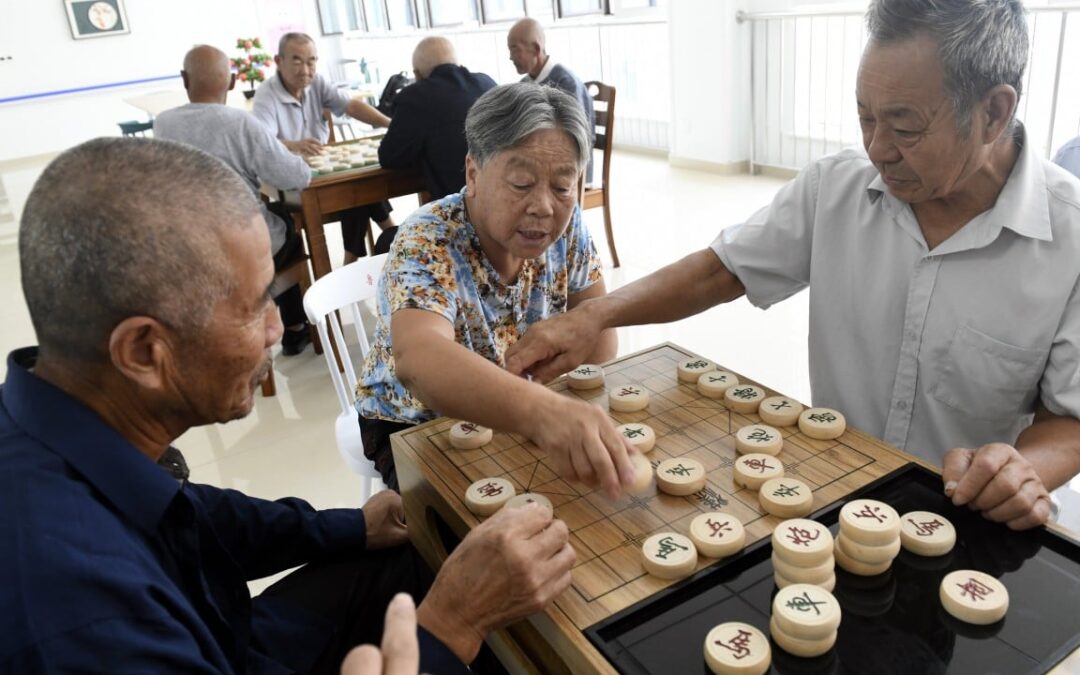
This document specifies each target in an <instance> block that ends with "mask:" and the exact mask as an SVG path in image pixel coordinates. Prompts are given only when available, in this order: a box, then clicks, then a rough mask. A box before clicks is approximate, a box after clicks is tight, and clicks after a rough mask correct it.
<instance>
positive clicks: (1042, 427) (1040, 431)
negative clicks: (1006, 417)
mask: <svg viewBox="0 0 1080 675" xmlns="http://www.w3.org/2000/svg"><path fill="white" fill-rule="evenodd" d="M1016 449H1017V451H1019V452H1020V454H1021V455H1023V456H1024V457H1025V458H1026V459H1027V460H1028V461H1029V462H1031V464H1032V466H1033V467H1034V468H1035V471H1036V473H1038V474H1039V478H1041V479H1042V482H1043V485H1044V486H1046V489H1047V490H1054V489H1057V488H1059V487H1061V486H1062V485H1064V484H1065V483H1067V482H1069V480H1070V479H1071V478H1072V477H1073V476H1075V475H1076V474H1077V473H1080V420H1077V419H1075V418H1073V417H1063V416H1060V415H1054V414H1053V413H1050V412H1049V411H1047V410H1045V409H1041V410H1040V411H1039V413H1038V414H1037V415H1036V416H1035V421H1034V422H1033V423H1032V425H1031V426H1030V427H1028V428H1027V429H1024V431H1023V432H1021V433H1020V436H1019V437H1018V438H1017V439H1016Z"/></svg>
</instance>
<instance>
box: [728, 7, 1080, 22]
mask: <svg viewBox="0 0 1080 675" xmlns="http://www.w3.org/2000/svg"><path fill="white" fill-rule="evenodd" d="M1027 11H1028V13H1030V14H1052V13H1058V12H1076V11H1080V2H1070V3H1063V4H1060V5H1040V6H1038V7H1028V8H1027ZM865 14H866V10H865V9H862V10H859V9H819V10H797V9H789V10H782V11H775V12H747V11H745V10H741V9H740V10H739V11H738V12H736V13H735V20H736V21H738V22H739V23H744V22H746V21H767V20H769V19H800V18H808V17H819V16H863V15H865Z"/></svg>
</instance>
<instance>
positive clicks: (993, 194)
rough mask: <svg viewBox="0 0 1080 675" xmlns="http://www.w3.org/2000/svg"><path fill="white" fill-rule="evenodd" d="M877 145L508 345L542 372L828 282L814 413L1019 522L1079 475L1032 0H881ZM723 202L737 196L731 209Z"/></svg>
mask: <svg viewBox="0 0 1080 675" xmlns="http://www.w3.org/2000/svg"><path fill="white" fill-rule="evenodd" d="M867 23H868V27H869V31H868V32H869V36H870V40H869V42H868V43H867V46H866V50H865V51H864V52H863V57H862V63H861V64H860V67H859V75H858V81H857V86H856V92H855V97H856V101H857V103H858V114H859V121H860V124H861V126H862V135H863V146H864V149H865V151H864V152H856V151H851V150H848V151H844V152H841V153H839V154H837V155H833V156H831V157H826V158H824V159H821V160H819V161H817V162H814V163H813V164H811V165H810V166H809V167H807V168H806V169H805V170H804V171H803V172H802V173H800V174H799V176H798V177H797V178H796V179H795V180H794V181H792V182H791V183H790V184H788V185H787V186H785V187H784V188H783V189H781V190H780V192H779V193H778V194H777V196H776V198H775V199H774V200H773V203H772V204H771V205H769V206H767V207H766V208H764V209H762V210H761V211H759V212H758V213H756V214H755V215H754V216H752V217H751V218H750V219H749V220H748V221H747V222H745V223H743V224H741V225H738V226H736V227H732V228H728V229H726V230H724V231H723V232H722V233H721V234H720V236H719V237H717V238H716V240H715V241H714V242H713V243H712V246H710V247H709V248H706V249H704V250H701V251H698V252H696V253H692V254H690V255H689V256H687V257H685V258H683V259H682V260H681V261H679V262H677V263H675V264H673V265H670V266H668V267H665V268H663V269H661V270H660V271H658V272H656V273H655V274H652V275H650V276H648V277H645V278H644V279H641V280H639V281H637V282H634V283H632V284H629V285H627V286H624V287H623V288H621V289H619V290H618V291H616V292H614V293H611V294H609V295H608V296H606V297H604V298H598V299H596V300H589V301H586V302H583V303H581V304H580V305H579V306H578V307H577V308H575V309H574V310H572V311H570V312H568V313H566V314H564V315H563V316H561V317H558V318H556V319H552V320H550V321H548V322H544V323H539V324H535V325H534V326H533V327H532V328H530V329H529V332H528V333H527V334H526V335H525V337H524V339H523V340H521V341H519V342H518V343H517V344H516V345H515V346H514V347H512V348H511V349H510V350H508V351H507V358H506V367H507V369H508V370H510V371H511V372H517V373H521V372H532V374H533V375H534V376H536V377H539V378H541V379H547V378H550V377H551V376H553V375H554V374H556V373H565V372H566V371H568V370H570V369H572V368H573V367H575V366H576V365H577V364H578V363H581V359H582V358H584V355H585V354H586V353H587V351H586V350H587V349H588V348H589V346H590V345H591V344H593V342H594V341H595V338H596V336H597V335H599V334H600V332H601V331H603V330H605V329H608V328H613V327H616V326H626V325H633V324H645V323H655V322H662V321H674V320H677V319H681V318H683V317H687V316H690V315H692V314H696V313H698V312H702V311H704V310H706V309H708V308H709V307H712V306H714V305H717V304H720V303H723V302H729V301H731V300H734V299H736V298H738V297H741V296H742V295H746V296H747V298H748V299H749V300H750V302H752V303H753V304H755V305H757V306H759V307H762V308H765V307H768V306H770V305H771V304H773V303H776V302H779V301H781V300H783V299H785V298H787V297H790V296H791V295H793V294H795V293H797V292H799V291H800V290H802V289H804V288H807V287H809V290H810V334H809V346H810V383H811V386H812V389H813V397H814V404H815V405H825V406H830V407H835V408H839V409H840V410H841V411H842V412H844V413H845V414H846V415H847V417H848V420H849V421H851V422H852V423H853V424H854V426H856V427H858V428H860V429H862V430H863V431H866V432H868V433H870V434H872V435H874V436H878V437H880V438H883V439H885V440H886V441H888V442H889V443H892V444H893V445H895V446H897V447H899V448H902V449H904V450H907V451H908V452H910V453H912V454H915V455H918V456H920V457H922V458H924V459H926V460H928V461H932V462H935V463H938V464H941V465H942V467H943V483H944V484H943V488H944V492H945V494H946V495H948V496H950V497H951V498H952V501H953V503H954V504H956V505H957V506H962V505H968V506H970V507H971V508H973V509H975V510H978V511H979V512H981V513H982V514H983V515H984V516H985V517H986V518H988V519H990V520H993V521H997V522H1001V523H1005V524H1007V525H1008V526H1009V527H1010V528H1013V529H1022V528H1028V527H1034V526H1037V525H1040V524H1042V523H1043V522H1045V521H1046V520H1047V518H1048V517H1049V516H1050V514H1051V500H1050V496H1049V494H1048V491H1049V490H1052V489H1055V488H1057V487H1059V486H1061V485H1064V484H1065V483H1066V482H1068V481H1069V479H1070V478H1072V477H1073V476H1075V475H1077V473H1078V472H1080V420H1078V419H1077V418H1078V417H1080V376H1078V375H1077V373H1080V226H1078V225H1077V224H1078V223H1080V184H1078V183H1077V182H1076V180H1074V179H1073V178H1072V177H1071V176H1069V175H1068V174H1067V173H1066V172H1065V171H1064V170H1062V169H1060V168H1059V167H1057V166H1055V165H1053V164H1051V163H1050V162H1048V161H1046V160H1045V159H1044V158H1042V157H1041V156H1040V155H1039V153H1038V150H1037V143H1033V142H1032V141H1031V139H1029V138H1028V137H1027V133H1026V131H1025V129H1024V127H1023V126H1022V125H1021V124H1020V123H1019V122H1018V121H1016V120H1015V119H1014V115H1015V112H1016V110H1017V102H1018V100H1019V96H1020V90H1021V88H1022V86H1023V81H1024V78H1023V73H1024V69H1025V67H1026V65H1027V58H1028V37H1027V24H1026V21H1025V18H1024V7H1023V5H1022V3H1021V2H1020V0H953V1H952V2H948V3H941V2H934V1H933V0H874V1H873V2H872V3H871V5H870V9H869V10H868V15H867ZM718 213H719V210H718Z"/></svg>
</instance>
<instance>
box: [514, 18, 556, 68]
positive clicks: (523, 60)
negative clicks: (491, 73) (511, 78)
mask: <svg viewBox="0 0 1080 675" xmlns="http://www.w3.org/2000/svg"><path fill="white" fill-rule="evenodd" d="M506 46H507V48H508V49H509V50H510V60H511V61H513V62H514V68H515V69H516V70H517V71H518V73H520V74H522V75H528V76H529V77H532V78H535V77H536V76H537V75H539V74H540V71H541V70H543V68H544V63H545V62H546V61H547V49H546V47H545V45H544V29H543V27H542V26H541V25H540V22H538V21H537V20H536V19H522V20H521V21H518V22H517V23H515V24H514V27H513V28H511V29H510V32H509V33H508V34H507V36H506Z"/></svg>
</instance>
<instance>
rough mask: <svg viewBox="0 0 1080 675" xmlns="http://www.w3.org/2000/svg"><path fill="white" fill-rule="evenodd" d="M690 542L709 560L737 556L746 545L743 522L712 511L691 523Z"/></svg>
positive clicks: (729, 515)
mask: <svg viewBox="0 0 1080 675" xmlns="http://www.w3.org/2000/svg"><path fill="white" fill-rule="evenodd" d="M690 540H691V541H693V542H694V546H696V547H697V550H698V553H700V554H701V555H703V556H705V557H707V558H726V557H728V556H729V555H735V554H736V553H738V552H739V551H741V550H742V547H743V545H744V544H746V530H744V529H743V525H742V522H740V521H739V519H738V518H736V517H735V516H733V515H731V514H730V513H724V512H723V511H712V512H710V513H702V514H699V515H698V516H697V517H696V518H694V519H693V520H691V521H690Z"/></svg>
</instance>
